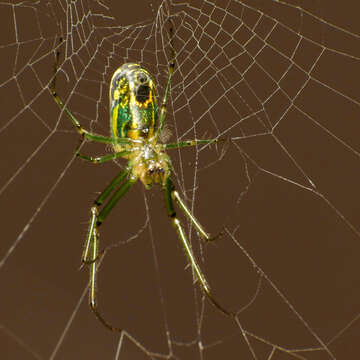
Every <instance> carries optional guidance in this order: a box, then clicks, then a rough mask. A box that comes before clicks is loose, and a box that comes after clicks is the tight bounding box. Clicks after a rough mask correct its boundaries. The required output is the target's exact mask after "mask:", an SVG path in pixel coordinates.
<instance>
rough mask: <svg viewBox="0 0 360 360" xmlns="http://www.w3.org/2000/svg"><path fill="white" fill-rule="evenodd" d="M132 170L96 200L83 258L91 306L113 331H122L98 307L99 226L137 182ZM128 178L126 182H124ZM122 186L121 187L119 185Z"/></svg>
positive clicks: (119, 177) (115, 181) (108, 187)
mask: <svg viewBox="0 0 360 360" xmlns="http://www.w3.org/2000/svg"><path fill="white" fill-rule="evenodd" d="M129 173H130V168H129V167H127V168H126V169H125V170H124V171H122V172H121V173H120V174H119V175H117V176H116V177H115V178H114V179H113V180H112V181H111V183H110V184H109V185H108V186H107V187H106V188H105V190H104V191H103V192H102V193H101V194H100V195H99V196H98V197H97V198H96V200H95V201H94V205H93V206H92V208H91V217H90V224H89V230H88V234H87V238H86V242H85V246H84V251H83V254H82V257H81V261H82V263H83V264H86V265H89V266H90V288H89V305H90V308H91V310H92V311H93V312H94V314H95V315H96V317H97V318H98V320H99V321H100V322H101V323H102V324H103V325H104V326H105V327H107V328H108V329H109V330H111V331H122V329H120V328H117V327H114V326H112V325H111V324H109V323H108V322H107V321H106V320H105V319H104V317H103V316H102V315H101V313H100V311H99V310H98V306H97V296H96V285H97V270H98V262H99V259H100V257H101V255H102V253H99V231H98V228H99V226H100V225H101V224H102V223H103V221H104V220H105V218H106V217H107V216H108V215H109V213H110V212H111V210H112V209H113V207H114V206H115V205H116V203H117V202H118V201H119V200H120V199H121V198H122V197H123V196H124V195H125V194H126V193H127V191H128V190H129V189H130V187H131V186H132V185H133V184H134V183H135V182H136V181H137V178H135V177H133V176H129ZM126 177H128V178H127V179H126V180H125V181H123V180H124V179H125V178H126ZM119 184H120V185H119ZM116 187H117V189H116V190H115V192H114V194H113V195H112V197H111V198H110V200H109V201H108V202H107V203H106V205H105V206H104V207H103V208H102V209H101V210H100V211H99V207H100V206H101V205H102V203H103V202H104V201H105V199H106V198H107V197H108V196H109V195H110V194H111V193H112V191H113V190H114V189H115V188H116Z"/></svg>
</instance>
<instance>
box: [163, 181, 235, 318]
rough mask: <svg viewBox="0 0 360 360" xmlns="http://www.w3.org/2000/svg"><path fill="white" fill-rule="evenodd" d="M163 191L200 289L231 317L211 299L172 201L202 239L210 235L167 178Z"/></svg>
mask: <svg viewBox="0 0 360 360" xmlns="http://www.w3.org/2000/svg"><path fill="white" fill-rule="evenodd" d="M164 191H165V203H166V208H167V211H168V214H169V217H170V219H171V222H172V225H173V226H174V228H175V229H176V232H177V233H178V236H179V238H180V240H181V243H182V245H183V247H184V250H185V254H186V256H187V258H188V260H189V262H190V264H191V266H192V268H193V270H194V272H195V275H196V277H197V279H198V280H199V282H200V285H201V287H202V289H203V290H204V293H205V294H206V296H207V297H208V299H209V300H210V301H211V303H212V304H213V305H214V306H215V307H217V308H218V309H219V310H220V311H221V312H222V313H224V314H225V315H227V316H230V317H233V316H234V314H233V313H231V312H230V311H228V310H226V309H225V308H224V307H223V306H221V305H220V304H219V302H218V301H217V300H216V299H215V298H214V297H213V295H212V294H211V291H210V286H209V284H208V282H207V280H206V278H205V275H204V274H203V273H202V271H201V269H200V266H199V265H198V263H197V261H196V259H195V256H194V254H193V252H192V250H191V247H190V244H189V242H188V240H187V238H186V235H185V231H184V229H183V227H182V225H181V223H180V220H179V219H178V218H177V216H176V212H175V208H174V202H173V199H175V200H176V201H177V203H178V204H179V206H180V208H181V209H182V210H183V211H184V213H185V215H186V216H187V217H188V218H189V219H190V220H191V222H192V223H193V224H194V226H195V227H196V229H197V230H198V231H199V233H200V234H201V236H202V237H204V238H205V239H206V240H210V235H209V234H208V233H206V232H205V231H204V230H203V228H202V227H201V225H200V224H199V222H198V221H197V220H196V219H195V217H194V216H193V215H192V214H191V212H190V210H189V209H188V208H187V207H186V205H185V204H184V202H183V201H182V200H181V198H180V196H179V194H178V193H177V191H176V190H175V187H174V185H173V183H172V181H171V180H170V179H169V178H168V180H167V183H166V185H165V187H164Z"/></svg>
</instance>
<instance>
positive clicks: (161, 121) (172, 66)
mask: <svg viewBox="0 0 360 360" xmlns="http://www.w3.org/2000/svg"><path fill="white" fill-rule="evenodd" d="M169 21H170V23H171V20H170V19H169ZM169 33H170V35H169V43H170V48H171V53H170V60H169V63H168V78H167V82H166V87H165V92H164V97H163V99H162V102H161V106H160V115H159V131H158V135H157V136H158V137H159V135H160V134H161V132H162V130H163V128H164V122H165V117H166V103H167V99H168V96H169V92H170V84H171V77H172V74H173V73H174V69H175V51H174V46H173V42H172V40H173V37H174V28H173V24H172V23H171V24H170V28H169Z"/></svg>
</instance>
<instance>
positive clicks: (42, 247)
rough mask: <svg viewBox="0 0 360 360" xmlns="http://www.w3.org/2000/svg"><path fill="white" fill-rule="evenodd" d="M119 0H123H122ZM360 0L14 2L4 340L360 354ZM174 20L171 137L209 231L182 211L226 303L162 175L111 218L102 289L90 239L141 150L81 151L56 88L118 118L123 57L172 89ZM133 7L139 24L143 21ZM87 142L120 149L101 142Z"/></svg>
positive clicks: (9, 43)
mask: <svg viewBox="0 0 360 360" xmlns="http://www.w3.org/2000/svg"><path fill="white" fill-rule="evenodd" d="M119 3H120V2H119ZM356 3H357V2H356V1H355V0H354V1H352V2H350V1H349V2H347V3H346V4H344V3H340V2H332V3H330V2H328V1H320V0H319V1H315V2H314V1H305V2H304V1H301V2H300V1H298V2H297V1H290V0H289V1H276V0H272V1H271V0H257V1H256V0H246V1H236V0H226V1H200V0H199V1H191V2H184V1H176V0H169V1H165V0H164V1H152V2H146V1H144V2H142V3H140V2H134V4H131V3H129V4H126V5H124V4H123V2H121V4H122V5H121V4H118V3H117V2H115V1H113V2H111V1H105V0H102V1H91V0H82V1H81V0H77V1H65V0H58V1H52V2H49V1H41V0H39V1H36V2H33V1H13V2H1V3H0V14H1V15H0V17H1V20H2V23H3V25H2V29H3V31H1V35H0V51H1V59H2V61H1V62H2V71H1V74H0V77H1V78H0V101H1V103H2V104H1V109H2V116H1V124H0V136H1V142H0V144H1V145H0V146H1V155H2V161H1V184H0V200H1V204H2V207H1V219H2V227H1V229H2V236H1V245H0V248H1V252H0V277H1V287H2V296H1V302H0V304H1V323H0V324H1V325H0V326H1V348H2V349H4V350H2V353H5V354H7V356H6V358H7V359H75V358H76V359H79V358H80V359H81V358H88V359H98V358H110V359H127V358H131V359H161V358H168V359H170V358H174V359H226V358H241V359H309V360H313V359H346V358H353V359H354V358H357V357H359V354H360V351H359V349H358V348H357V346H356V343H357V339H358V334H359V331H360V328H359V327H360V323H359V319H358V318H359V312H360V309H359V300H360V292H359V290H358V289H359V287H360V277H359V269H358V256H359V254H360V242H359V240H360V232H359V231H360V230H359V214H360V206H359V190H358V188H359V186H358V184H359V181H360V176H359V174H360V172H359V170H358V169H359V156H360V155H359V150H360V149H359V145H360V142H359V140H358V139H359V136H358V134H359V125H358V124H359V113H360V111H359V110H360V106H359V105H360V103H359V101H360V98H359V93H360V92H359V86H358V83H359V82H358V81H357V79H358V77H359V73H360V71H359V57H360V50H359V49H360V46H359V45H360V43H359V34H360V29H359V25H358V19H357V14H358V9H356ZM169 18H171V22H172V23H173V25H174V30H175V35H174V41H173V42H174V48H175V52H176V70H175V73H174V76H173V79H172V87H171V96H170V100H169V104H168V107H169V108H168V114H167V119H166V123H167V129H168V130H167V132H168V133H171V137H170V140H169V141H171V142H173V141H181V140H185V139H193V138H209V137H220V138H225V139H226V141H225V142H224V143H221V144H220V145H218V146H203V147H197V148H187V149H180V150H172V151H169V154H170V156H171V158H172V160H173V165H174V174H173V178H174V182H175V184H176V186H177V188H178V189H179V191H180V193H181V195H182V196H183V198H185V199H186V202H187V204H188V205H189V206H190V207H191V209H192V211H193V212H194V214H195V215H196V217H197V218H198V219H199V221H200V222H201V223H202V224H203V225H204V227H205V228H206V229H207V231H209V232H211V233H212V234H217V233H219V232H220V231H222V230H223V231H224V235H223V236H222V237H220V238H219V239H218V240H217V241H216V242H215V243H212V244H204V243H203V242H202V241H200V240H199V239H198V236H197V234H196V232H195V231H194V229H192V227H191V225H190V224H189V223H187V222H186V221H185V219H183V218H182V219H183V221H184V224H185V226H186V229H187V234H188V237H189V239H190V240H191V243H192V247H193V250H194V253H195V255H196V256H197V258H198V259H199V262H200V265H201V268H202V269H203V271H204V272H205V274H206V276H207V279H208V281H209V283H210V285H211V288H212V291H213V294H214V296H215V297H216V299H218V301H219V302H220V303H221V304H222V305H223V306H224V307H226V308H227V309H230V310H231V311H233V312H236V313H237V316H236V318H235V319H231V318H228V317H226V316H225V315H223V314H221V313H220V312H219V311H218V310H217V309H215V308H214V307H213V306H212V305H211V304H209V302H208V300H207V299H206V298H204V296H203V294H202V292H201V291H200V288H199V285H198V284H196V283H194V278H193V275H192V271H191V268H189V266H187V263H186V259H185V256H184V254H183V250H182V248H181V244H180V242H179V240H178V239H177V236H176V233H175V231H174V229H173V228H172V227H171V225H170V222H169V221H168V218H167V216H166V211H165V208H164V205H163V195H162V193H161V191H160V190H159V189H153V190H151V191H145V190H144V189H143V186H142V185H141V184H136V185H135V186H134V188H133V189H132V190H131V191H130V192H129V194H127V195H126V197H125V198H124V199H123V200H121V201H120V203H119V204H118V206H117V207H116V209H115V210H113V212H112V214H111V215H110V216H109V218H108V219H107V220H106V222H105V223H104V225H103V226H102V228H101V229H100V230H101V238H100V248H106V249H107V251H106V254H105V256H104V258H103V261H102V263H101V268H100V271H99V281H98V286H99V291H98V297H99V305H100V308H101V309H102V312H103V314H104V316H105V318H106V319H108V320H109V321H110V322H111V323H112V324H113V325H115V326H120V327H122V328H123V329H124V331H123V332H122V333H120V334H118V333H110V332H109V331H107V330H106V329H105V328H104V327H103V326H102V325H101V324H100V323H99V322H98V321H97V320H96V319H95V317H94V316H93V314H92V313H91V311H90V310H89V308H88V305H87V291H88V271H87V269H82V270H81V271H78V268H79V266H80V254H81V251H82V243H83V241H84V238H85V235H86V229H87V222H88V219H89V209H90V207H91V205H92V201H93V199H94V197H95V196H96V193H97V192H100V191H101V190H102V189H103V188H104V187H105V186H106V184H107V183H108V182H109V181H110V179H111V178H112V177H113V176H115V175H116V173H117V172H118V171H119V170H120V168H121V167H122V166H123V164H124V163H123V161H117V162H111V163H106V164H103V165H97V166H95V165H93V164H88V163H85V162H83V161H80V160H79V159H76V158H74V149H75V147H76V146H77V144H78V141H79V136H78V134H77V133H76V131H75V130H74V128H73V127H72V125H71V123H70V121H69V119H68V118H67V117H66V116H65V115H64V114H63V113H62V112H61V111H59V109H58V107H57V105H56V104H55V102H54V101H53V100H52V99H51V96H50V94H49V91H48V86H49V84H51V82H52V80H53V74H54V73H53V71H54V70H53V69H54V63H55V58H56V53H57V52H59V54H60V55H59V56H60V57H59V59H60V61H59V62H60V63H59V70H58V72H57V79H56V87H57V92H58V93H59V95H60V97H61V98H62V99H63V101H64V102H65V103H66V105H67V106H68V107H69V109H71V111H72V113H73V114H74V115H75V116H76V118H77V119H78V120H79V121H80V122H81V124H82V125H83V126H84V127H85V128H86V129H89V130H91V131H94V132H98V133H101V134H104V135H107V134H108V126H109V120H108V118H109V114H108V84H109V80H110V78H111V76H112V73H113V72H114V70H115V69H116V68H117V67H118V66H120V65H121V64H123V63H124V62H139V63H141V64H142V65H143V66H144V67H145V68H147V69H148V70H149V71H150V72H151V73H152V74H153V76H154V78H155V80H156V82H157V84H158V92H159V98H160V99H161V98H162V95H163V91H164V84H165V82H166V78H167V61H168V57H169V54H170V49H169V41H168V26H169ZM126 24H130V25H126ZM81 151H82V153H86V154H106V153H109V151H110V149H107V148H106V147H105V146H102V145H99V144H90V143H86V144H85V146H83V147H82V149H81Z"/></svg>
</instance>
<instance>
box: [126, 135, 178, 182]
mask: <svg viewBox="0 0 360 360" xmlns="http://www.w3.org/2000/svg"><path fill="white" fill-rule="evenodd" d="M128 158H129V165H130V167H131V168H132V170H131V172H132V175H133V176H135V177H136V178H138V179H139V180H140V181H141V182H142V183H143V184H144V186H145V188H146V189H150V188H151V186H152V185H153V184H160V185H162V186H163V187H164V186H165V185H166V181H167V179H168V177H169V176H170V174H171V160H170V158H169V156H168V155H167V154H166V153H165V152H164V146H163V145H162V144H153V143H151V142H147V141H143V142H141V143H140V144H139V145H138V146H137V147H136V150H133V151H132V152H131V153H130V154H129V156H128Z"/></svg>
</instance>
